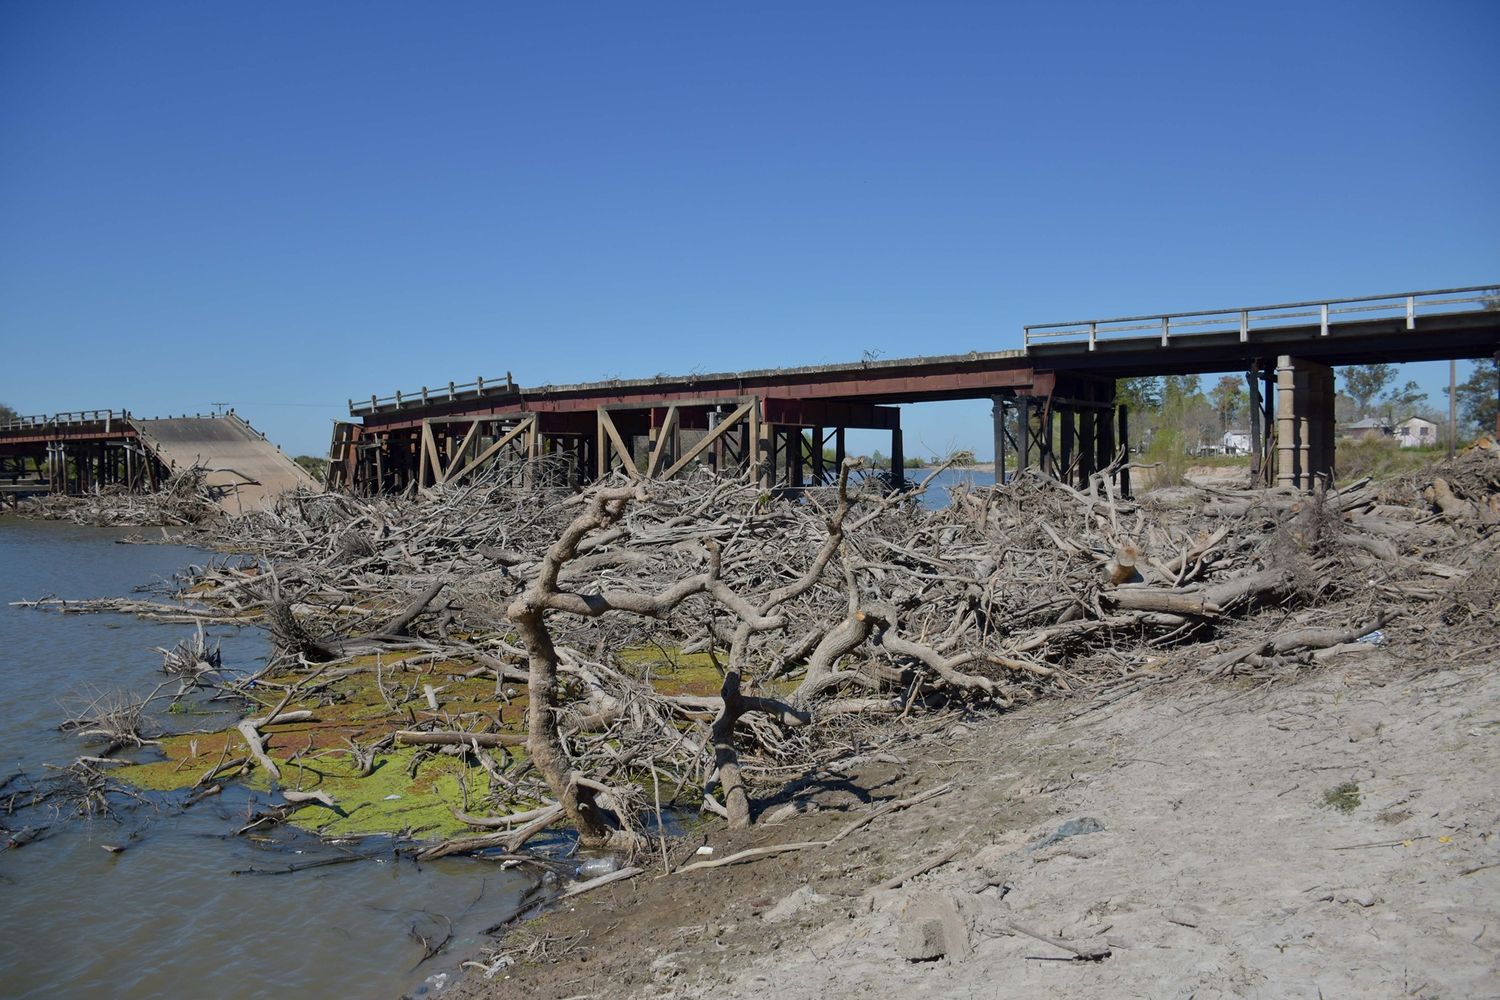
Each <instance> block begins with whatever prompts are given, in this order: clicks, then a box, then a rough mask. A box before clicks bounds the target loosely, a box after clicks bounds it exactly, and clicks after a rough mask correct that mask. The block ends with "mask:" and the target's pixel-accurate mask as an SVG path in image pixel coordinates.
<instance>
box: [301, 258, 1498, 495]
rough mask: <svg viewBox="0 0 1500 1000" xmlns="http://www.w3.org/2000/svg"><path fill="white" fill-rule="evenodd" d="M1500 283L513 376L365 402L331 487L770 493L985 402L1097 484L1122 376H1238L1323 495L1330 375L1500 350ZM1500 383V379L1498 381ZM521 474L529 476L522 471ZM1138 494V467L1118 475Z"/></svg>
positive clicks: (1005, 447)
mask: <svg viewBox="0 0 1500 1000" xmlns="http://www.w3.org/2000/svg"><path fill="white" fill-rule="evenodd" d="M1495 287H1496V286H1474V287H1469V288H1452V289H1434V290H1427V291H1419V292H1399V293H1395V294H1391V295H1382V296H1373V297H1365V298H1347V299H1326V300H1322V301H1313V302H1291V303H1280V304H1276V305H1268V306H1253V307H1244V308H1234V309H1227V310H1214V311H1201V312H1188V313H1166V314H1160V315H1152V316H1127V317H1119V318H1114V319H1099V320H1083V321H1075V322H1067V323H1046V324H1038V325H1033V326H1028V327H1026V328H1025V332H1024V344H1025V346H1024V348H1023V349H1021V350H1012V351H990V352H974V353H970V354H963V355H948V356H940V357H914V358H902V359H895V360H866V361H860V362H852V363H849V364H839V365H819V366H815V367H803V368H768V369H761V370H756V371H744V372H721V373H716V374H707V375H703V374H694V375H683V376H656V377H653V378H649V379H633V380H618V379H617V380H611V381H607V382H589V383H581V384H575V385H540V386H529V387H523V386H521V385H519V384H517V383H516V382H515V381H514V380H513V379H512V378H511V377H510V376H508V375H507V377H506V378H505V379H502V380H488V381H487V380H484V379H476V380H475V381H473V382H467V383H463V384H455V383H449V384H447V385H445V386H440V387H424V388H422V389H420V390H418V391H415V392H405V393H403V392H397V393H395V394H393V395H390V396H384V397H381V396H371V397H370V398H369V399H367V400H351V401H350V403H349V412H350V417H351V420H350V421H348V422H343V423H340V424H339V425H338V426H337V427H336V429H335V433H334V441H333V447H332V450H331V459H332V468H331V470H330V480H329V482H330V485H333V486H341V487H348V488H354V489H357V490H361V491H369V492H376V491H394V490H402V489H406V488H408V487H410V486H412V485H414V484H415V485H417V486H419V487H424V488H425V487H430V486H434V485H439V484H444V483H454V482H458V481H462V480H463V479H465V478H467V477H469V476H472V475H474V474H475V473H477V472H479V471H481V470H483V469H487V468H490V467H492V466H495V465H497V464H506V465H507V467H509V468H512V469H515V470H520V469H521V468H522V466H523V465H524V464H525V463H522V462H520V461H519V460H521V459H527V458H538V457H541V456H544V455H548V456H553V457H554V458H555V459H556V461H555V462H554V463H551V465H552V468H553V469H554V470H557V469H561V470H563V471H562V472H561V473H560V474H561V475H564V476H566V477H567V478H569V479H570V480H571V481H573V482H575V483H581V482H585V481H588V480H591V479H594V478H597V477H602V476H604V475H606V474H607V473H609V472H610V471H611V470H619V471H622V472H624V473H625V474H626V475H629V476H632V477H671V476H675V475H679V474H681V473H683V472H685V471H687V470H689V469H691V468H693V467H695V466H706V467H708V468H710V469H713V470H717V471H721V472H735V473H744V472H748V471H749V470H751V469H753V470H755V473H756V475H757V477H758V479H759V480H760V481H761V482H762V483H763V484H764V485H766V486H767V487H770V486H775V485H779V486H784V487H791V488H796V487H800V486H803V485H805V484H807V483H809V482H817V481H821V480H822V479H824V477H826V476H827V475H829V474H830V472H831V469H830V468H828V467H827V466H826V465H825V461H824V457H823V456H824V451H825V449H831V450H832V451H833V452H834V454H835V456H836V457H837V459H840V460H841V459H842V458H843V453H844V437H845V431H846V430H848V429H853V428H858V429H867V430H875V431H882V432H886V433H889V434H890V441H891V444H890V454H891V464H892V471H893V473H894V474H896V475H897V476H899V475H901V474H902V473H903V471H904V470H903V448H902V438H901V418H900V410H899V409H897V408H896V405H895V404H900V403H921V402H928V401H932V400H945V399H987V400H990V401H991V402H992V404H993V415H994V439H995V454H996V461H997V464H999V465H1000V466H1001V467H1004V463H1005V461H1006V456H1007V454H1010V455H1013V456H1015V458H1016V460H1017V463H1018V464H1019V466H1020V467H1023V468H1024V467H1028V466H1033V465H1035V466H1039V467H1040V468H1041V469H1042V470H1043V471H1045V472H1047V473H1049V474H1051V475H1055V476H1059V477H1063V478H1066V479H1069V480H1073V481H1076V482H1080V483H1085V482H1087V481H1088V478H1089V477H1090V476H1091V475H1092V474H1093V473H1094V472H1096V471H1098V470H1102V469H1105V468H1108V467H1110V466H1111V465H1112V464H1113V463H1114V460H1115V459H1116V457H1117V456H1118V455H1119V454H1120V453H1121V449H1122V448H1126V447H1128V444H1129V414H1128V413H1127V412H1126V409H1125V407H1123V406H1121V405H1119V404H1118V403H1117V401H1116V398H1115V383H1116V380H1117V379H1120V378H1127V377H1134V376H1147V375H1182V374H1194V373H1206V372H1223V371H1239V372H1244V373H1245V375H1246V377H1247V382H1248V387H1249V389H1250V392H1251V398H1252V401H1253V406H1252V409H1253V410H1254V421H1253V423H1254V427H1253V429H1252V430H1253V434H1252V437H1253V451H1254V458H1253V462H1254V465H1255V467H1256V471H1257V473H1258V474H1260V475H1261V476H1262V479H1263V481H1266V482H1277V483H1286V484H1291V485H1294V486H1298V487H1302V488H1309V487H1311V486H1312V485H1313V484H1314V483H1315V482H1318V481H1319V480H1322V481H1329V480H1331V479H1332V477H1333V474H1334V468H1333V400H1334V385H1333V374H1332V367H1333V366H1335V365H1351V364H1368V363H1375V362H1403V361H1427V360H1442V359H1450V358H1487V357H1496V356H1500V310H1497V309H1496V308H1495V307H1496V305H1497V298H1496V296H1497V292H1496V290H1495ZM1497 391H1500V387H1497ZM516 474H523V473H521V472H520V471H517V473H516ZM1121 485H1122V486H1123V487H1124V488H1125V489H1126V490H1128V489H1129V481H1128V478H1126V479H1124V480H1123V482H1122V484H1121Z"/></svg>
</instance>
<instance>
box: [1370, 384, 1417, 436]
mask: <svg viewBox="0 0 1500 1000" xmlns="http://www.w3.org/2000/svg"><path fill="white" fill-rule="evenodd" d="M1426 399H1427V393H1425V392H1423V391H1422V390H1421V389H1419V388H1417V383H1415V382H1411V381H1408V382H1407V383H1406V385H1404V386H1402V387H1401V388H1399V389H1392V390H1391V391H1390V392H1388V393H1386V394H1385V395H1384V396H1383V397H1381V400H1380V408H1381V412H1382V413H1383V414H1384V415H1385V420H1386V423H1388V424H1392V425H1394V424H1397V423H1400V422H1401V421H1403V420H1405V419H1406V418H1407V417H1410V416H1412V415H1413V414H1415V413H1416V412H1417V409H1418V408H1419V407H1420V406H1421V405H1422V403H1423V402H1425V401H1426Z"/></svg>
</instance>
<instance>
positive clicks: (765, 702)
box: [71, 448, 1500, 854]
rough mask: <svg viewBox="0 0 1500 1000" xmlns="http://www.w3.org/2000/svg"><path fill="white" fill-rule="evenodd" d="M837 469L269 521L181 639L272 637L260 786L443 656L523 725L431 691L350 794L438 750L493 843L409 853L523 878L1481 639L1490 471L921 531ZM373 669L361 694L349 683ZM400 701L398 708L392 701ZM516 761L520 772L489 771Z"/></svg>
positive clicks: (926, 520)
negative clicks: (953, 762) (1050, 704)
mask: <svg viewBox="0 0 1500 1000" xmlns="http://www.w3.org/2000/svg"><path fill="white" fill-rule="evenodd" d="M856 468H857V466H853V465H851V466H850V467H849V468H846V469H844V470H843V472H842V474H841V476H840V478H839V482H838V484H837V485H836V486H832V487H825V488H820V489H812V490H808V491H805V492H803V493H801V494H800V495H798V496H797V497H795V498H778V497H774V496H772V495H769V494H767V493H766V492H764V491H763V490H760V489H758V488H756V487H754V486H751V485H748V484H746V483H743V482H735V481H726V480H720V479H710V478H699V479H690V480H683V481H674V482H665V483H630V482H624V481H616V482H607V483H603V484H600V485H598V486H596V487H593V488H591V489H589V490H588V491H586V492H583V493H576V494H575V493H569V492H565V491H550V492H549V491H544V490H536V489H529V490H528V489H521V488H518V487H514V486H510V485H501V483H502V482H512V481H515V480H517V479H518V478H519V477H515V476H512V475H508V474H507V475H504V476H500V477H496V478H494V479H488V480H481V481H477V482H473V483H471V484H469V485H465V486H461V487H456V488H450V489H447V490H438V491H436V492H433V493H430V494H424V495H422V496H407V497H376V498H357V497H352V496H347V495H342V494H334V493H319V494H314V493H297V494H290V495H288V496H286V497H284V498H283V499H282V500H281V501H280V503H279V504H277V505H276V507H275V508H274V509H273V510H271V511H269V512H265V513H256V514H250V515H246V516H243V517H237V518H226V519H224V520H223V521H222V522H219V523H218V524H216V525H215V536H214V537H215V540H216V543H217V544H218V545H220V546H222V547H225V548H227V549H229V550H232V551H235V552H239V553H250V554H253V555H254V558H253V559H249V560H247V559H245V558H243V557H241V558H237V559H230V560H226V561H224V562H221V563H218V564H214V565H209V566H205V567H198V568H195V571H194V573H193V574H192V577H191V578H190V579H189V580H187V581H185V583H186V587H185V588H184V591H185V592H186V591H189V590H190V591H191V601H192V603H193V605H194V607H195V610H194V611H193V612H192V613H193V614H196V615H200V616H204V617H209V616H212V617H232V618H242V619H254V620H258V621H261V622H264V623H265V624H266V626H267V627H268V628H269V629H270V630H271V632H272V633H273V634H274V636H275V639H276V643H277V647H278V649H279V651H280V653H279V662H278V663H276V664H273V665H272V668H271V669H273V670H275V671H278V673H276V674H274V676H277V677H278V678H279V679H280V685H281V687H280V689H281V690H283V691H284V692H285V697H283V698H281V700H280V704H278V705H277V706H276V707H275V708H273V709H272V710H271V711H270V712H269V713H266V714H263V715H260V716H258V717H257V718H255V719H249V720H246V722H245V723H243V724H242V725H241V726H240V731H241V732H242V733H244V734H245V744H246V746H247V747H248V748H249V755H250V756H253V757H255V758H256V759H261V760H263V766H266V767H267V769H268V770H270V771H271V772H272V773H273V774H274V772H275V767H276V765H275V763H274V762H273V761H271V760H270V758H269V757H268V756H267V755H266V754H265V753H264V751H263V749H261V748H260V746H259V744H260V738H259V737H260V734H261V730H262V729H264V728H265V727H266V726H267V725H269V724H271V723H272V722H274V721H275V720H277V719H278V717H279V718H280V719H282V720H285V719H286V718H287V717H288V715H287V714H286V712H285V710H286V709H287V706H288V705H289V704H301V705H307V704H313V703H315V701H316V696H317V693H318V692H319V691H320V690H322V689H323V688H324V687H326V685H327V684H328V683H329V681H330V679H331V678H335V677H338V676H340V675H341V674H343V673H345V672H349V671H358V670H371V669H374V670H384V671H388V672H389V673H387V674H383V675H382V676H381V678H380V679H379V681H378V682H379V683H380V685H381V687H380V690H381V692H382V697H384V696H385V692H386V691H387V683H388V682H389V683H394V684H396V686H397V688H399V687H400V683H399V681H398V680H397V677H398V674H399V670H400V665H401V664H402V662H403V660H419V659H423V658H426V659H428V660H431V659H433V658H436V657H441V658H443V659H445V660H450V661H458V662H463V663H466V664H470V665H471V666H470V667H469V672H470V675H471V676H484V677H493V679H494V681H495V685H496V698H497V702H498V701H501V700H504V699H506V698H509V697H512V696H514V694H515V693H516V692H519V691H525V692H526V693H527V694H528V695H529V700H528V705H527V725H526V727H525V732H524V733H514V732H503V731H501V729H500V727H499V726H498V725H497V724H496V722H495V718H496V717H498V716H499V714H500V713H499V711H498V710H497V711H496V713H494V717H491V718H489V719H485V718H455V719H438V718H436V716H435V711H436V702H435V700H434V699H433V696H432V693H431V692H430V691H428V692H426V697H427V699H428V700H429V701H432V703H433V704H432V707H433V709H434V712H433V713H428V717H427V718H426V719H425V720H424V721H422V722H421V723H420V724H416V725H410V724H409V725H407V726H404V727H401V728H394V727H393V730H392V732H391V733H390V734H389V735H388V736H387V738H386V739H384V740H382V741H380V742H378V743H377V744H375V745H366V746H351V747H350V748H349V751H348V752H349V753H350V754H352V755H354V757H355V759H356V760H359V761H361V762H364V763H365V764H366V766H373V761H374V760H375V758H376V756H377V755H378V754H379V753H381V752H383V751H384V750H387V749H389V748H390V747H392V746H395V745H398V744H403V745H419V746H424V747H430V748H445V749H446V750H448V751H449V752H453V753H458V754H466V755H471V756H472V757H474V758H475V759H476V760H478V761H479V762H480V763H482V764H484V766H485V767H486V769H488V770H489V771H490V773H491V776H492V779H493V780H492V781H491V782H490V789H489V795H488V798H487V799H486V800H485V801H484V802H482V803H480V804H478V805H476V806H473V807H471V809H470V811H469V812H467V813H465V814H464V816H463V817H462V818H463V819H464V820H465V821H467V822H469V823H470V824H471V825H473V826H475V827H477V828H479V829H482V830H487V831H488V832H485V833H481V834H477V835H475V836H474V837H469V838H461V839H460V840H458V841H454V842H449V843H445V844H441V845H437V846H436V847H433V848H431V849H430V851H429V854H441V853H451V852H453V851H462V850H472V849H475V848H478V847H495V846H503V847H505V848H507V849H509V850H516V849H518V848H519V847H520V846H521V845H522V844H523V843H525V841H526V839H527V838H528V837H530V836H532V835H533V834H535V833H536V832H537V831H539V830H541V829H543V828H545V827H546V826H548V825H549V824H553V823H556V822H559V821H566V822H567V823H568V824H569V825H571V826H572V827H573V828H574V829H576V830H577V832H578V833H579V835H580V836H581V838H582V840H583V841H584V842H585V843H588V844H593V845H610V846H615V847H622V848H627V849H630V850H641V849H645V848H647V846H648V844H647V838H646V837H645V836H644V835H643V833H642V824H641V820H642V817H644V816H647V815H649V814H650V812H651V810H652V809H653V808H655V809H657V810H659V809H660V808H661V806H662V803H663V801H671V800H673V799H674V798H677V797H678V794H679V793H681V792H682V791H683V790H685V789H691V790H692V792H693V794H694V796H695V797H701V801H702V803H703V804H704V807H705V808H707V809H709V810H710V811H713V812H716V813H718V814H720V815H722V816H724V817H725V818H726V819H727V820H728V822H729V823H730V824H731V825H734V826H745V825H749V824H751V823H752V822H753V821H754V819H755V818H756V814H757V810H756V806H755V802H756V800H757V799H758V798H760V797H761V796H762V793H763V792H764V791H766V790H768V789H772V788H775V787H778V786H780V785H782V784H784V783H785V782H787V781H788V780H791V779H794V778H801V777H804V776H806V775H808V774H810V773H813V772H816V771H818V770H819V769H833V770H837V769H839V768H841V767H847V766H849V765H850V762H851V761H854V760H857V759H858V758H860V757H861V756H868V755H869V754H871V753H875V752H879V750H880V749H881V747H882V746H884V745H886V744H889V743H891V742H893V741H895V740H897V739H900V738H903V736H909V735H910V734H911V733H912V732H916V731H922V730H924V729H927V728H930V727H935V726H939V725H942V726H946V725H948V724H950V723H951V722H952V720H953V715H954V713H964V714H968V713H974V712H980V711H985V710H993V709H1003V708H1005V707H1008V706H1012V705H1016V704H1018V703H1023V702H1027V701H1031V700H1034V699H1037V698H1041V697H1071V698H1088V699H1099V698H1115V697H1121V696H1123V695H1124V694H1126V693H1128V692H1130V691H1133V690H1136V689H1138V688H1139V687H1141V686H1142V685H1145V684H1152V683H1158V682H1160V681H1161V680H1162V679H1163V678H1167V677H1176V676H1181V675H1182V674H1184V673H1190V674H1207V675H1227V674H1241V673H1256V674H1260V675H1265V676H1271V677H1274V676H1279V675H1281V674H1284V673H1287V672H1290V671H1294V670H1296V669H1299V668H1300V667H1302V666H1303V665H1306V664H1310V663H1313V662H1316V661H1317V660H1319V659H1321V658H1326V657H1329V656H1334V655H1345V654H1349V655H1354V654H1358V653H1361V652H1365V651H1368V650H1371V649H1374V648H1376V646H1377V644H1379V643H1382V642H1385V643H1389V644H1407V645H1408V646H1410V647H1411V648H1413V649H1414V650H1415V649H1416V648H1418V647H1419V646H1424V645H1425V644H1429V643H1440V642H1443V641H1455V640H1460V639H1461V638H1465V637H1463V636H1461V635H1460V634H1459V633H1462V632H1471V633H1472V635H1471V636H1468V637H1466V638H1467V639H1468V640H1469V644H1470V645H1473V646H1484V645H1487V644H1492V643H1493V642H1494V636H1495V635H1496V624H1497V608H1496V594H1497V588H1500V568H1497V567H1500V454H1497V453H1496V451H1495V450H1493V449H1486V448H1479V449H1475V450H1472V451H1470V452H1468V453H1465V454H1464V455H1461V456H1460V457H1459V458H1458V459H1457V460H1456V461H1455V462H1453V463H1449V464H1447V465H1445V466H1442V467H1439V468H1436V469H1434V470H1432V471H1431V472H1430V474H1428V475H1425V476H1422V477H1419V478H1417V479H1413V480H1409V481H1402V482H1396V483H1389V484H1380V485H1377V484H1373V483H1370V482H1365V481H1362V482H1356V483H1352V484H1350V485H1349V486H1346V487H1344V488H1341V489H1339V490H1336V491H1328V492H1326V493H1322V494H1318V495H1312V496H1309V495H1306V494H1300V493H1293V492H1280V491H1274V490H1272V491H1264V490H1249V489H1234V488H1201V489H1200V488H1177V489H1170V490H1158V491H1156V492H1154V493H1151V494H1148V495H1147V496H1146V497H1145V498H1144V499H1141V500H1139V501H1132V500H1126V499H1124V498H1121V497H1119V496H1117V495H1116V494H1115V493H1114V492H1113V488H1112V486H1111V484H1110V483H1109V481H1108V480H1106V479H1104V478H1102V477H1096V478H1095V480H1094V481H1093V483H1092V485H1091V487H1090V488H1089V489H1087V490H1080V489H1076V488H1073V487H1071V486H1068V485H1065V484H1061V483H1058V482H1055V481H1052V480H1049V479H1045V478H1041V477H1038V476H1033V475H1023V476H1021V477H1019V479H1018V480H1017V481H1015V482H1013V483H1011V484H1007V485H1005V486H1000V487H993V488H986V489H974V490H967V491H966V490H959V491H956V492H955V493H954V494H953V495H952V498H951V502H950V503H949V504H948V505H946V506H944V507H942V508H941V509H937V510H929V509H925V508H924V507H922V506H921V505H920V504H919V503H918V502H917V500H916V499H915V498H914V497H913V495H912V494H910V493H897V494H890V493H885V492H883V491H881V490H879V489H878V487H876V485H875V484H874V483H873V482H870V483H863V484H857V483H854V482H851V480H850V475H849V473H850V472H851V471H854V470H855V469H856ZM84 609H85V608H83V607H81V606H80V605H79V604H77V603H76V602H74V603H73V604H72V606H71V610H84ZM137 610H139V609H137ZM183 610H184V606H183V605H180V604H169V605H168V604H164V605H160V606H159V607H158V608H157V611H158V612H159V613H162V614H167V613H171V612H174V611H175V612H176V613H179V614H180V613H182V612H183ZM643 646H651V647H654V648H655V649H657V650H659V651H660V653H661V657H662V659H663V660H666V661H671V660H672V659H674V658H679V657H685V656H692V655H696V656H699V657H708V658H710V660H711V662H712V663H713V664H714V666H715V667H716V669H717V672H718V677H719V680H718V682H717V687H718V693H717V694H680V693H678V694H672V693H664V692H663V691H661V690H659V689H658V686H657V685H654V684H653V683H652V682H651V678H650V677H649V676H645V677H643V676H641V673H640V671H639V670H637V669H633V668H632V666H631V665H630V664H628V663H626V662H624V661H623V660H622V658H621V656H620V655H619V654H620V652H621V651H622V650H627V649H633V648H635V649H638V648H640V647H643ZM371 653H380V654H382V656H381V658H380V659H379V660H378V661H377V664H378V665H377V666H374V667H371V666H370V665H369V664H368V663H367V662H366V663H359V662H356V661H355V659H354V658H356V657H366V659H368V654H371ZM188 659H191V660H192V661H193V664H194V671H195V672H196V671H198V666H197V665H198V664H199V663H200V662H204V658H203V657H201V656H196V655H195V656H192V657H188ZM379 664H383V666H381V665H379ZM261 690H266V688H265V687H264V686H263V687H262V688H261ZM421 697H422V692H421V691H419V689H418V683H417V682H416V681H413V682H412V684H411V686H410V689H409V690H407V691H406V692H405V693H404V695H397V696H396V700H397V701H400V700H401V699H402V698H406V699H412V698H421ZM304 710H306V709H299V711H304ZM518 744H524V746H525V749H526V751H527V763H526V765H525V767H524V768H522V769H519V770H517V769H511V770H509V771H507V770H506V769H505V768H504V767H501V766H496V765H495V762H494V761H493V760H492V759H491V758H490V757H489V751H491V750H493V749H494V748H497V747H504V746H515V745H518Z"/></svg>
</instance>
